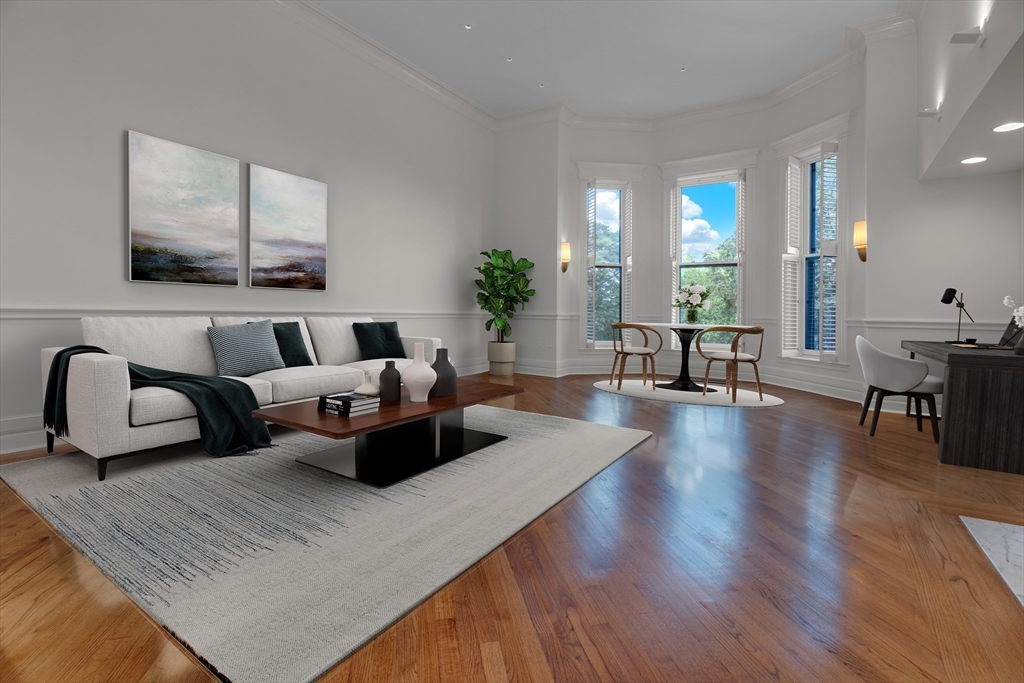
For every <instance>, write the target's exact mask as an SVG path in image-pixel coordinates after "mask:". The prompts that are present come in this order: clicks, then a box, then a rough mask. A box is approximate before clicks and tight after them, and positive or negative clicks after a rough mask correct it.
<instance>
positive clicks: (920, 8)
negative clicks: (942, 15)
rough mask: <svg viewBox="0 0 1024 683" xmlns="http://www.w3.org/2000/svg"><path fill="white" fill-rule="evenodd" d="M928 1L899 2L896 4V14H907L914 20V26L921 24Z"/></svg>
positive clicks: (909, 0) (906, 0) (901, 0)
mask: <svg viewBox="0 0 1024 683" xmlns="http://www.w3.org/2000/svg"><path fill="white" fill-rule="evenodd" d="M927 6H928V0H899V2H897V3H896V13H897V14H905V15H907V16H908V17H910V18H911V19H913V20H914V24H920V23H921V17H923V16H924V11H925V8H926V7H927Z"/></svg>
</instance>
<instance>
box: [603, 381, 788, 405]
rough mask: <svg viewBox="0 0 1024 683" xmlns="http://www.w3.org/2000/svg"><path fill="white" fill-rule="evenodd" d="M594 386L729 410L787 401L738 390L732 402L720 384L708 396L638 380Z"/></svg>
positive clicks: (636, 395) (641, 396)
mask: <svg viewBox="0 0 1024 683" xmlns="http://www.w3.org/2000/svg"><path fill="white" fill-rule="evenodd" d="M594 386H595V387H596V388H598V389H600V390H601V391H607V392H608V393H609V394H619V395H621V396H629V397H630V398H646V399H648V400H651V401H665V402H666V403H692V404H695V405H702V406H725V407H727V408H764V407H766V406H781V405H782V404H783V403H785V401H783V400H782V399H781V398H778V397H777V396H769V395H768V394H764V400H763V401H760V400H758V398H757V392H756V391H746V390H744V389H737V390H736V402H735V403H733V402H732V395H731V394H727V393H725V386H724V385H721V384H719V385H718V386H716V387H714V388H715V389H718V391H716V392H715V393H713V394H712V393H708V395H707V396H704V395H702V394H701V393H700V392H697V391H674V390H672V389H658V390H657V391H654V390H652V389H651V383H650V381H648V382H647V384H646V386H645V385H644V384H642V383H641V381H640V380H638V379H624V380H622V389H616V388H615V387H616V386H618V381H616V382H615V383H613V384H608V380H601V381H599V382H594Z"/></svg>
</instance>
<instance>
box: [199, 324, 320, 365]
mask: <svg viewBox="0 0 1024 683" xmlns="http://www.w3.org/2000/svg"><path fill="white" fill-rule="evenodd" d="M267 319H268V316H265V315H264V316H261V317H258V318H252V317H245V316H220V317H216V318H214V319H213V326H214V327H223V326H225V325H243V324H245V323H257V322H259V321H261V320H267ZM269 320H270V322H274V323H298V324H299V331H301V332H302V341H304V342H305V343H306V352H307V353H308V354H309V359H310V360H311V361H313V365H316V363H317V359H316V352H314V350H313V342H312V341H311V340H310V338H309V329H308V328H307V327H306V321H305V320H303V319H302V318H295V317H288V316H281V317H279V318H269Z"/></svg>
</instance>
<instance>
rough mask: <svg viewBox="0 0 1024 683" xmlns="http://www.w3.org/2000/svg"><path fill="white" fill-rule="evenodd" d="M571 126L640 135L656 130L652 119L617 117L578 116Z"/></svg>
mask: <svg viewBox="0 0 1024 683" xmlns="http://www.w3.org/2000/svg"><path fill="white" fill-rule="evenodd" d="M571 125H572V127H573V128H580V129H582V130H621V131H627V132H638V133H650V132H651V131H653V130H654V121H653V120H652V119H637V118H630V117H616V116H585V115H581V114H577V115H576V118H575V119H573V121H572V124H571Z"/></svg>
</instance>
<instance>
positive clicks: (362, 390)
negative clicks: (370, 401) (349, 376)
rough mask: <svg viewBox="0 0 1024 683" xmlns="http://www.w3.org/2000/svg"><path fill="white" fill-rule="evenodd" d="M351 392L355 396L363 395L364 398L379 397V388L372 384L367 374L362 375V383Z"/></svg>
mask: <svg viewBox="0 0 1024 683" xmlns="http://www.w3.org/2000/svg"><path fill="white" fill-rule="evenodd" d="M352 391H354V392H356V393H357V394H363V395H364V396H380V387H378V386H377V385H376V384H374V383H373V380H372V379H370V373H368V372H364V373H363V383H362V384H360V385H359V386H358V387H356V388H355V389H353V390H352Z"/></svg>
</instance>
